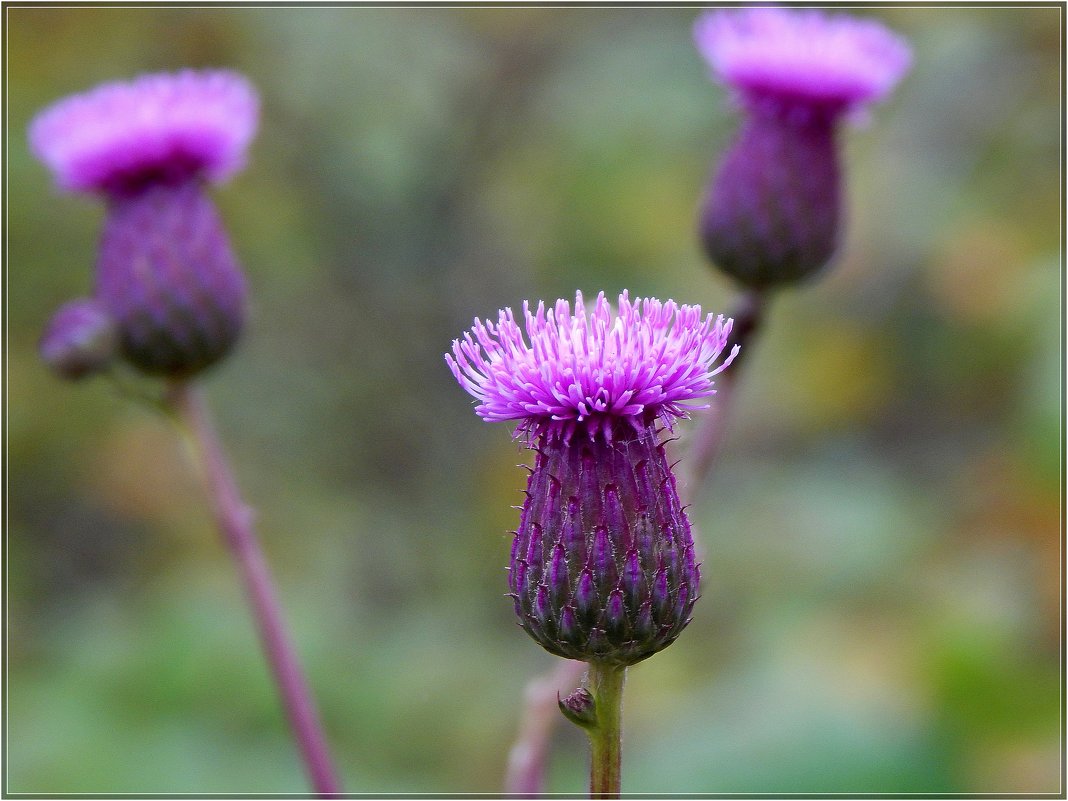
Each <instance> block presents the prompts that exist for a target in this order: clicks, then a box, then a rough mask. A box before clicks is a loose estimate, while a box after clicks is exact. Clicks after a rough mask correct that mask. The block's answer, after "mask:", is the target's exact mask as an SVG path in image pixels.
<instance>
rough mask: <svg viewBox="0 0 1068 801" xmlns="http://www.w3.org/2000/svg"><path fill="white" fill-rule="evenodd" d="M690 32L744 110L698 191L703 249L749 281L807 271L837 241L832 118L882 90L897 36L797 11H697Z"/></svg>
mask: <svg viewBox="0 0 1068 801" xmlns="http://www.w3.org/2000/svg"><path fill="white" fill-rule="evenodd" d="M694 37H695V40H696V43H697V47H698V50H700V52H701V54H702V55H703V56H704V57H705V59H706V60H707V61H708V63H709V65H710V66H711V68H712V71H713V73H714V75H715V77H716V78H718V79H720V80H722V81H723V82H725V83H726V84H728V85H729V86H730V87H731V89H732V91H733V94H734V98H735V100H736V101H737V102H738V103H739V105H740V106H741V107H742V108H743V110H744V112H745V115H746V118H745V121H744V122H743V123H742V128H741V131H740V132H739V134H738V137H737V139H736V140H735V142H734V144H733V145H732V146H731V147H730V148H729V149H728V151H727V152H726V154H725V155H724V156H723V158H722V160H721V161H720V164H719V167H718V169H717V171H716V173H715V175H714V177H713V179H712V181H711V183H710V185H709V187H708V190H707V192H706V194H705V199H704V202H703V206H702V210H701V215H700V223H699V228H700V235H701V240H702V242H703V244H704V247H705V250H706V252H707V253H708V255H709V257H710V258H711V259H712V261H713V262H714V263H715V264H716V266H717V267H719V268H720V269H721V270H723V271H724V272H726V273H728V274H729V275H731V276H733V277H734V278H735V279H737V280H738V281H739V282H741V283H742V284H744V285H746V286H749V287H752V288H757V289H765V288H768V287H772V286H777V285H782V284H788V283H791V282H795V281H799V280H801V279H803V278H805V277H807V276H810V275H813V274H814V273H816V272H818V271H819V270H820V269H821V268H823V267H824V266H825V265H826V264H827V263H828V262H829V260H830V259H831V257H832V256H833V254H834V252H835V249H836V247H837V245H838V239H839V230H840V217H841V211H840V205H841V188H840V172H841V170H840V167H839V163H838V149H837V146H836V143H835V131H836V128H837V125H838V121H839V120H840V119H841V118H842V117H843V116H846V115H851V116H856V115H859V114H860V113H861V112H862V111H863V110H864V108H865V107H866V106H867V105H868V104H870V103H872V102H874V101H877V100H881V99H883V98H884V97H886V96H887V95H888V94H889V93H890V91H891V90H892V89H893V88H894V86H895V85H896V84H897V82H898V81H899V80H900V79H901V77H902V76H903V75H904V73H905V72H906V70H907V69H908V66H909V61H910V58H911V56H910V51H909V48H908V45H907V44H905V42H904V41H903V40H902V39H900V38H899V37H898V36H896V35H895V34H893V33H891V32H890V31H888V30H887V29H885V28H884V27H882V26H881V25H879V24H878V23H876V22H871V21H863V20H857V19H853V18H851V17H847V16H844V15H839V16H827V15H824V14H822V13H820V12H818V11H813V10H808V9H805V10H784V9H780V8H750V9H741V10H730V11H717V12H709V13H706V14H704V15H702V16H701V17H699V18H698V20H697V23H696V24H695V26H694Z"/></svg>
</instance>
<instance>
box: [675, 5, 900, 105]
mask: <svg viewBox="0 0 1068 801" xmlns="http://www.w3.org/2000/svg"><path fill="white" fill-rule="evenodd" d="M694 39H695V41H696V43H697V49H698V50H699V51H700V52H701V55H702V56H704V58H705V60H706V61H707V62H708V63H709V65H710V66H711V68H712V71H713V72H714V74H715V75H716V76H718V77H719V78H720V79H721V80H723V81H724V82H725V83H727V84H728V85H730V86H731V87H733V88H734V89H736V90H737V91H738V92H739V93H740V94H741V95H742V97H743V99H745V100H747V101H749V102H752V101H760V100H772V101H774V100H779V101H787V102H789V101H798V102H801V103H808V104H814V105H817V106H822V107H826V108H828V109H830V110H837V111H847V110H852V109H855V108H857V107H858V106H861V105H863V104H865V103H869V102H872V101H876V100H880V99H882V98H883V97H885V96H886V95H887V94H889V92H890V91H891V90H892V89H893V88H894V86H895V85H896V84H897V82H898V81H899V80H900V79H901V77H902V76H903V75H904V73H905V71H906V70H907V69H908V66H909V62H910V59H911V55H910V50H909V47H908V45H907V44H906V43H905V41H904V40H903V39H901V38H900V37H899V36H897V35H896V34H894V33H892V32H890V31H889V30H887V29H886V28H885V27H883V26H882V25H880V24H879V23H877V22H874V21H871V20H860V19H855V18H852V17H849V16H846V15H827V14H823V13H821V12H820V11H816V10H813V9H796V10H785V9H781V8H746V9H738V10H727V11H712V12H707V13H705V14H703V15H702V16H700V17H699V18H698V19H697V22H696V24H695V25H694Z"/></svg>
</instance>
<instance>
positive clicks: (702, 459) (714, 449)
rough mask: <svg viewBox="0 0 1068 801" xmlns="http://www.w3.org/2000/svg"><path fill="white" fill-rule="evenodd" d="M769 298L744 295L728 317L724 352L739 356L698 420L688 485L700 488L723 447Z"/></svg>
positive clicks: (750, 293)
mask: <svg viewBox="0 0 1068 801" xmlns="http://www.w3.org/2000/svg"><path fill="white" fill-rule="evenodd" d="M767 303H768V296H767V295H766V294H765V293H764V292H762V291H760V290H757V289H752V290H749V291H747V292H746V293H745V294H744V295H743V296H742V298H741V300H740V301H739V303H738V306H737V307H736V308H735V310H734V313H733V314H732V315H731V317H732V318H733V319H734V327H733V328H732V329H731V338H730V341H729V342H728V343H727V346H726V348H725V349H724V350H725V351H727V352H729V351H730V350H731V349H732V348H733V347H734V346H735V345H741V350H740V351H738V356H737V357H736V358H735V359H734V361H733V362H732V363H731V366H730V368H729V369H728V370H726V371H725V372H723V373H722V374H720V376H719V377H718V378H717V380H716V395H715V398H714V399H713V400H712V406H711V408H710V409H708V411H707V412H706V413H705V415H704V416H703V417H702V418H701V422H700V424H699V426H698V429H697V431H696V432H694V437H693V440H692V442H693V444H692V445H691V446H690V452H689V454H688V458H687V462H688V463H689V481H688V483H689V485H690V486H691V487H695V488H696V487H700V486H701V485H702V484H704V482H705V479H707V478H708V474H709V472H710V471H711V469H712V465H713V464H714V463H715V461H716V458H717V457H718V456H719V452H720V449H721V447H722V446H723V436H724V433H725V432H726V430H727V426H726V419H727V417H728V416H729V415H730V411H731V408H732V407H733V406H734V398H735V394H736V391H737V386H738V377H739V376H740V375H741V373H740V372H739V370H740V369H741V366H742V362H743V361H748V358H747V357H748V356H749V351H750V350H752V348H753V343H754V342H755V341H756V338H757V335H758V334H759V333H760V330H761V328H762V327H763V324H764V314H765V311H766V309H767Z"/></svg>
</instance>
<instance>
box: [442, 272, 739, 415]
mask: <svg viewBox="0 0 1068 801" xmlns="http://www.w3.org/2000/svg"><path fill="white" fill-rule="evenodd" d="M523 317H524V322H525V326H524V327H525V329H526V336H524V332H523V329H521V328H520V326H519V324H518V323H517V322H516V320H515V316H514V315H513V313H512V310H511V309H510V308H509V309H504V310H503V311H501V312H500V314H499V317H498V320H497V323H496V324H494V323H493V322H491V321H485V322H483V321H482V320H480V319H478V318H476V319H475V324H474V327H473V328H472V329H471V331H469V332H467V333H465V334H464V338H463V339H462V340H453V346H452V355H448V354H446V356H445V360H446V362H448V365H449V368H450V369H451V370H452V373H453V375H454V376H455V377H456V380H457V381H458V382H459V383H460V385H461V386H462V387H463V388H464V389H465V390H467V392H469V393H470V394H471V395H472V396H474V397H475V398H476V399H477V400H478V401H479V404H478V406H477V407H476V409H475V412H476V413H477V414H478V415H479V416H480V417H482V418H483V419H485V420H487V421H499V420H518V421H520V423H519V427H518V431H519V432H526V433H528V434H531V435H534V434H537V433H539V432H541V431H543V430H545V429H547V428H555V429H559V430H562V431H564V432H565V433H566V434H567V435H568V436H570V434H571V432H572V431H573V430H574V429H575V427H576V426H577V425H579V424H581V425H582V426H583V427H584V428H585V429H586V430H587V431H588V432H589V433H590V434H591V436H592V434H593V432H595V431H601V432H603V433H604V434H606V435H610V434H611V432H612V431H613V429H614V426H615V422H616V421H618V420H621V419H625V420H630V421H633V424H634V427H635V429H640V428H641V427H642V423H641V421H642V420H643V419H644V418H645V417H646V416H648V415H654V416H659V417H660V418H661V419H662V420H663V422H664V423H665V424H666V425H669V426H670V425H671V423H672V422H673V420H674V419H675V418H678V417H683V416H685V414H686V412H687V410H688V409H691V408H704V407H703V406H700V405H695V404H694V403H693V402H694V401H698V400H700V399H702V398H707V397H709V396H710V395H713V394H714V393H715V390H714V389H713V381H712V378H713V376H715V375H716V374H717V373H719V372H720V371H721V370H723V369H724V368H725V367H726V366H727V365H728V364H729V363H730V361H731V360H732V359H733V358H734V355H735V353H736V352H737V348H735V349H734V350H732V352H731V354H730V356H728V358H727V359H726V360H725V361H724V362H723V364H721V365H719V366H718V367H716V368H715V369H713V364H715V362H716V360H717V359H718V358H719V357H720V355H721V354H722V352H723V350H724V348H725V347H726V345H727V338H728V336H729V334H730V330H731V321H730V320H724V318H723V317H722V316H720V317H717V318H713V317H712V315H708V317H706V318H705V319H703V320H702V318H701V307H700V306H686V305H682V306H679V305H676V304H675V302H674V301H671V300H669V301H667V302H666V303H662V302H660V301H659V300H656V299H655V298H648V299H641V298H639V299H637V300H635V301H634V302H631V300H630V297H629V294H628V293H627V292H626V291H624V292H623V293H622V294H621V295H620V296H619V304H618V311H617V313H616V314H613V312H612V309H611V306H610V305H609V303H608V301H607V300H606V298H605V295H604V293H603V292H602V293H600V294H599V295H598V296H597V300H596V302H595V304H594V308H593V311H592V312H591V313H589V314H587V312H586V307H585V305H584V303H583V299H582V293H581V292H577V293H575V311H574V313H573V314H572V312H571V306H570V304H569V303H568V302H567V301H566V300H558V301H557V302H556V304H555V306H554V307H553V308H549V309H548V310H547V309H546V307H545V304H544V303H542V302H539V303H538V307H537V310H536V311H534V312H531V310H530V304H529V303H528V302H524V303H523ZM528 337H529V344H528V342H527V338H528Z"/></svg>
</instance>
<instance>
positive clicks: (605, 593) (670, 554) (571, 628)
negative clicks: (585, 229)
mask: <svg viewBox="0 0 1068 801" xmlns="http://www.w3.org/2000/svg"><path fill="white" fill-rule="evenodd" d="M523 316H524V322H525V329H526V332H525V335H524V332H523V330H522V329H520V327H519V325H518V323H517V322H516V321H515V317H514V315H513V314H512V312H511V310H510V309H505V310H503V311H501V312H500V314H499V317H498V322H497V323H496V324H493V323H490V322H483V321H481V320H478V319H476V320H475V325H474V327H473V328H472V329H471V331H470V332H468V333H466V334H465V335H464V338H463V339H462V340H455V341H454V342H453V349H452V350H453V354H452V356H449V355H446V357H445V358H446V361H447V362H448V364H449V367H450V368H451V369H452V372H453V375H454V376H455V377H456V380H457V381H459V383H460V385H461V386H462V387H463V388H464V389H466V390H467V391H468V392H469V393H470V394H471V395H473V396H474V397H475V398H476V399H477V400H478V401H479V405H478V407H477V408H476V412H477V413H478V414H479V415H480V416H481V417H483V418H484V419H486V420H488V421H496V420H502V421H506V420H514V421H516V422H517V424H518V425H517V432H521V433H525V434H526V435H527V437H528V441H529V442H530V443H531V447H532V448H533V449H534V450H535V451H536V452H537V456H536V458H535V465H534V468H533V470H532V471H531V474H530V476H529V478H528V480H527V491H526V500H525V502H524V504H523V510H522V514H521V517H520V522H519V527H518V529H517V530H516V532H515V538H514V540H513V543H512V554H511V564H510V567H509V571H510V573H509V585H510V589H511V593H510V595H511V596H512V599H513V601H514V604H515V611H516V615H517V616H518V618H519V622H520V624H521V625H522V626H523V628H524V629H525V630H526V631H527V633H528V634H530V636H531V637H533V638H534V639H535V640H536V641H537V642H538V643H539V644H541V645H542V646H543V647H544V648H546V649H547V650H548V651H550V652H551V653H554V654H557V655H559V656H564V657H567V658H570V659H581V660H585V661H595V662H603V663H608V664H614V665H630V664H633V663H635V662H638V661H640V660H642V659H645V658H646V657H648V656H651V655H652V654H654V653H656V652H657V651H659V650H661V649H663V648H665V647H666V646H667V645H669V644H670V643H671V642H673V641H674V640H675V638H676V637H677V636H678V635H679V633H680V632H681V631H682V629H683V628H684V627H685V625H686V624H687V623H688V622H689V614H690V611H691V610H692V608H693V603H694V601H695V600H696V598H697V588H698V583H699V580H700V571H699V569H698V565H697V563H696V561H695V559H694V548H693V538H692V536H691V533H690V523H689V521H688V520H687V518H686V513H685V512H684V511H683V508H682V505H681V502H680V501H679V496H678V490H677V488H676V485H675V477H674V475H673V474H672V472H671V467H670V465H669V464H668V461H667V455H666V453H665V451H664V446H663V443H662V441H661V431H662V430H663V429H662V427H661V424H663V425H667V426H670V425H671V423H672V422H673V421H674V420H675V419H676V418H678V417H682V416H685V414H686V412H687V409H689V408H695V404H696V403H699V402H700V401H701V400H702V399H704V398H707V397H709V396H710V395H712V394H714V392H715V390H714V389H713V380H712V379H713V377H714V376H715V375H716V374H717V373H719V372H720V371H721V370H722V369H723V368H724V367H726V366H727V364H729V363H730V361H731V360H732V359H733V358H734V355H735V354H736V353H737V348H735V349H734V350H732V352H731V354H730V355H729V356H728V357H727V359H726V360H725V361H724V362H723V363H722V364H720V365H719V366H718V367H717V366H715V365H716V362H717V361H718V360H719V358H720V356H721V355H722V353H723V350H724V349H725V347H726V345H727V339H728V336H729V334H730V329H731V322H730V321H729V320H724V319H723V318H722V317H718V318H713V317H712V315H709V316H708V317H706V318H704V319H702V317H701V309H700V307H697V306H677V305H676V304H675V303H674V302H673V301H668V302H667V303H661V302H660V301H658V300H655V299H647V300H641V299H639V300H636V301H634V302H631V300H630V298H629V296H628V294H627V293H626V292H624V293H623V294H622V295H620V297H619V304H618V311H617V312H616V313H615V314H613V312H612V309H611V307H610V305H609V303H608V301H607V300H606V298H605V296H604V293H601V294H600V295H598V297H597V301H596V303H595V304H594V307H593V310H592V312H589V313H587V311H586V307H585V305H584V303H583V299H582V294H581V293H576V297H575V310H574V313H572V311H571V306H570V304H569V303H568V302H567V301H564V300H560V301H557V303H556V304H555V306H554V307H552V308H549V309H548V310H547V309H546V307H545V305H544V304H541V303H539V304H538V307H537V310H536V311H531V309H530V307H529V304H524V307H523ZM528 338H529V343H528V341H527V339H528Z"/></svg>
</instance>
